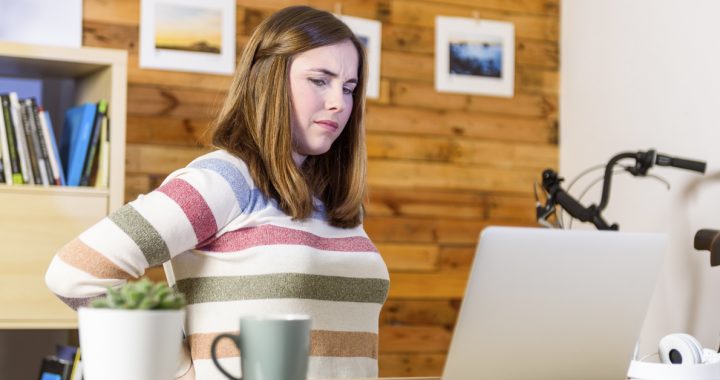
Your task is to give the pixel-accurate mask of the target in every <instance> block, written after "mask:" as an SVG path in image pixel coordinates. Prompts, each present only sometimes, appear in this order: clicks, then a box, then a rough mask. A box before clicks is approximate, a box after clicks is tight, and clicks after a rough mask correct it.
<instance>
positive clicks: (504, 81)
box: [435, 16, 515, 97]
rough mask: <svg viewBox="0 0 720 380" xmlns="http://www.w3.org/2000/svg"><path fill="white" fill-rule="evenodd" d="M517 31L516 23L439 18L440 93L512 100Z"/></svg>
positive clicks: (437, 60)
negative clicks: (456, 93)
mask: <svg viewBox="0 0 720 380" xmlns="http://www.w3.org/2000/svg"><path fill="white" fill-rule="evenodd" d="M514 79H515V28H514V25H513V24H512V23H508V22H498V21H489V20H480V19H470V18H459V17H443V16H438V17H437V18H436V19H435V89H436V90H437V91H439V92H459V93H465V94H477V95H489V96H501V97H512V96H513V93H514Z"/></svg>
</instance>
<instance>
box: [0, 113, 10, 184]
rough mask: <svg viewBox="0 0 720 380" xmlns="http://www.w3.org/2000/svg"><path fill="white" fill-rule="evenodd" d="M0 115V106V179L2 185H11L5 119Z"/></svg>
mask: <svg viewBox="0 0 720 380" xmlns="http://www.w3.org/2000/svg"><path fill="white" fill-rule="evenodd" d="M2 113H3V110H2V106H0V155H2V159H0V165H1V166H2V170H0V177H1V178H2V182H3V183H6V184H8V185H12V182H13V181H12V170H11V168H10V166H11V165H10V148H9V146H8V141H7V132H5V118H3V117H2Z"/></svg>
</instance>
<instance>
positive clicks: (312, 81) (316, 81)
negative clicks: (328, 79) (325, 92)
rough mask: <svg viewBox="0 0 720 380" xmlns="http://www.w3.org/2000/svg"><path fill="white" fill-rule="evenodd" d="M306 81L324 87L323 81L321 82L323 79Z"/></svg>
mask: <svg viewBox="0 0 720 380" xmlns="http://www.w3.org/2000/svg"><path fill="white" fill-rule="evenodd" d="M308 80H309V81H310V83H312V84H314V85H316V86H324V85H325V80H323V79H315V78H309V79H308Z"/></svg>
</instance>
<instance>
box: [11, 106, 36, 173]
mask: <svg viewBox="0 0 720 380" xmlns="http://www.w3.org/2000/svg"><path fill="white" fill-rule="evenodd" d="M8 99H9V101H10V106H9V110H10V118H11V119H12V124H13V128H14V132H15V139H16V140H15V141H16V142H17V151H18V157H20V171H21V172H22V177H23V183H26V184H33V183H35V179H34V176H33V172H32V166H31V165H30V156H29V153H28V145H27V142H26V140H25V131H24V130H23V125H22V121H21V118H20V102H19V101H18V97H17V93H14V92H11V93H9V94H8Z"/></svg>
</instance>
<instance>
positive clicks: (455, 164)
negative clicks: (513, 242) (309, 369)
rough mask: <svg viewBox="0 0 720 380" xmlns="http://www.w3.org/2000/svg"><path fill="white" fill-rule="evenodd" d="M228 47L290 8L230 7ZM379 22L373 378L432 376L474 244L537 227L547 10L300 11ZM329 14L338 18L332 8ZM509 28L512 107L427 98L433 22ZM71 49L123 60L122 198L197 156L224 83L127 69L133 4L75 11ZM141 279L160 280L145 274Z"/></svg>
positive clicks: (367, 1)
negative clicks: (480, 22)
mask: <svg viewBox="0 0 720 380" xmlns="http://www.w3.org/2000/svg"><path fill="white" fill-rule="evenodd" d="M236 4H237V13H236V21H237V25H236V48H237V54H240V53H241V51H242V49H243V48H244V46H245V43H246V41H247V39H248V37H249V35H250V34H251V33H252V31H253V29H254V28H255V27H257V25H258V24H259V23H260V22H262V20H263V19H265V18H266V17H268V16H269V15H270V14H272V13H273V12H274V11H276V10H278V9H281V8H283V7H285V6H288V5H295V4H300V2H299V1H294V0H267V1H259V0H236ZM303 4H307V5H311V6H315V7H318V8H321V9H325V10H330V11H341V12H342V13H343V14H347V15H353V16H358V17H365V18H372V19H377V20H380V21H381V22H382V54H381V62H382V64H381V73H380V75H381V81H380V98H379V99H373V100H368V102H367V104H368V107H367V115H366V130H367V132H368V133H367V143H368V155H369V159H370V164H369V183H370V188H369V199H368V201H367V202H366V211H367V216H366V218H365V229H366V231H367V233H368V235H369V236H370V237H371V238H372V240H373V242H374V243H375V245H376V246H377V248H378V250H379V251H380V252H381V254H382V255H383V257H384V260H385V262H386V263H387V265H388V268H389V270H390V273H391V287H390V289H391V290H390V298H389V299H388V301H387V302H386V304H385V306H384V308H383V310H382V313H381V320H380V353H379V365H380V375H381V376H439V375H440V374H441V373H442V367H443V365H444V362H445V358H446V354H447V347H448V345H449V342H450V337H451V334H452V329H453V328H454V326H455V321H456V319H457V314H458V310H459V307H460V303H461V300H462V296H463V293H464V291H465V284H466V281H467V275H468V271H469V268H470V266H471V264H472V260H473V258H474V254H475V246H476V244H477V239H478V236H479V234H480V231H482V229H483V228H485V227H486V226H489V225H519V226H532V225H535V220H534V218H535V215H534V199H533V196H532V189H533V183H534V182H535V181H536V180H539V178H540V173H541V172H542V170H543V169H545V168H546V167H556V166H557V161H558V149H557V143H558V88H559V86H558V83H559V77H558V68H559V65H560V61H559V46H558V37H559V28H558V26H559V7H560V4H559V0H348V1H343V2H340V3H339V2H337V1H335V0H310V1H309V2H303ZM338 5H340V7H341V9H338ZM475 13H477V15H478V16H479V17H480V18H481V19H489V20H501V21H509V22H513V23H514V25H515V32H516V41H515V57H516V62H515V68H516V74H515V95H514V96H513V97H512V98H500V97H490V96H477V95H466V94H454V93H438V92H437V91H435V89H434V83H433V81H434V66H435V62H434V53H435V30H434V24H435V17H436V16H437V15H445V16H458V17H473V15H474V14H475ZM83 17H84V23H83V44H84V45H86V46H98V47H113V48H118V49H125V50H127V51H128V53H129V59H128V83H129V85H128V120H127V166H126V170H127V174H126V189H125V196H126V200H132V199H134V198H136V197H137V196H138V195H139V194H142V193H145V192H148V191H150V190H152V189H154V188H155V187H157V186H158V185H159V184H160V183H161V182H162V181H163V179H164V178H165V176H167V174H168V173H170V172H172V171H174V170H176V169H178V168H180V167H182V166H184V165H185V164H187V163H188V162H190V161H191V160H192V159H194V158H195V157H197V156H198V155H200V154H203V153H204V152H207V151H208V150H209V148H208V147H207V142H208V135H207V133H206V131H207V128H208V126H210V125H211V124H212V122H213V119H214V117H215V116H216V115H217V111H218V109H219V108H220V106H221V104H222V101H223V100H224V97H225V93H226V91H227V89H228V86H229V84H230V81H231V76H229V75H207V74H197V73H189V72H179V71H164V70H151V69H142V68H140V67H139V64H138V63H139V57H138V50H139V49H138V43H139V42H138V36H139V30H140V29H139V28H140V27H139V22H140V0H114V1H109V0H84V7H83ZM148 275H150V276H153V278H162V270H161V269H160V268H154V269H152V270H151V271H149V273H148Z"/></svg>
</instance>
